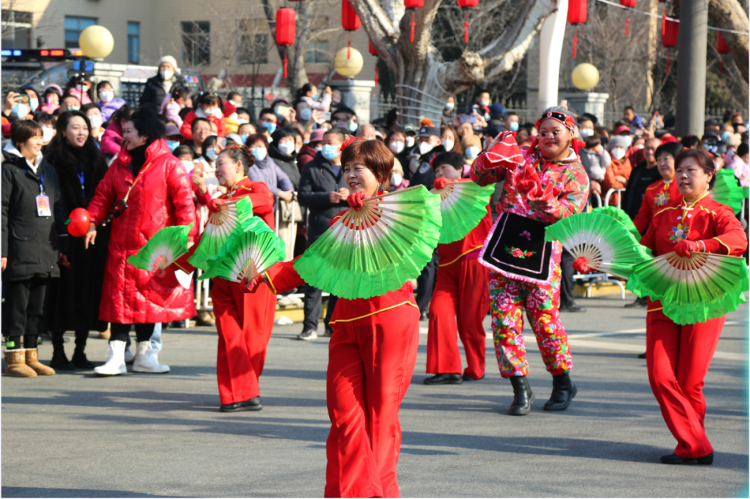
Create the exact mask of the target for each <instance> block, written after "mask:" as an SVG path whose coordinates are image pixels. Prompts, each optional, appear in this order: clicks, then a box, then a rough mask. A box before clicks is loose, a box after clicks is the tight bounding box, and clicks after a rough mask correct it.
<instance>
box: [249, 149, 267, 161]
mask: <svg viewBox="0 0 750 499" xmlns="http://www.w3.org/2000/svg"><path fill="white" fill-rule="evenodd" d="M251 151H252V152H253V156H255V159H257V160H258V161H263V160H264V159H266V154H267V153H268V151H266V148H265V147H254V148H252V149H251Z"/></svg>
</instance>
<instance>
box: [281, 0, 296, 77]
mask: <svg viewBox="0 0 750 499" xmlns="http://www.w3.org/2000/svg"><path fill="white" fill-rule="evenodd" d="M296 35H297V19H296V13H295V12H294V9H279V10H277V11H276V45H281V46H289V45H293V44H294V38H295V37H296ZM288 62H289V60H288V59H287V56H286V49H284V78H286V77H287V63H288Z"/></svg>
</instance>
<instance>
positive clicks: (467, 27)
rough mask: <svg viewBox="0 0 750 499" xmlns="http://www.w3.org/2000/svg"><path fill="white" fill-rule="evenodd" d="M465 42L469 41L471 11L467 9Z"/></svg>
mask: <svg viewBox="0 0 750 499" xmlns="http://www.w3.org/2000/svg"><path fill="white" fill-rule="evenodd" d="M464 43H469V11H468V10H467V11H466V20H465V21H464Z"/></svg>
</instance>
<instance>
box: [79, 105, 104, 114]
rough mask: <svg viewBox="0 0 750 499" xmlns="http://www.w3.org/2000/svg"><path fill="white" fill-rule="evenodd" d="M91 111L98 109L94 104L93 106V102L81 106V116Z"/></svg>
mask: <svg viewBox="0 0 750 499" xmlns="http://www.w3.org/2000/svg"><path fill="white" fill-rule="evenodd" d="M92 109H99V106H97V105H96V104H94V103H93V102H90V103H88V104H84V105H83V106H81V112H82V113H83V114H86V113H88V112H89V111H90V110H92ZM100 112H101V111H100Z"/></svg>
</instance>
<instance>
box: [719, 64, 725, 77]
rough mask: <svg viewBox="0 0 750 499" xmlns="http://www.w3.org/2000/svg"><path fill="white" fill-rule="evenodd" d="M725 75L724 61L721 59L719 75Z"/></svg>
mask: <svg viewBox="0 0 750 499" xmlns="http://www.w3.org/2000/svg"><path fill="white" fill-rule="evenodd" d="M723 75H724V61H721V66H719V76H723Z"/></svg>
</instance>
